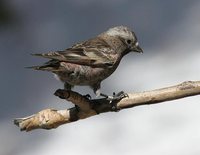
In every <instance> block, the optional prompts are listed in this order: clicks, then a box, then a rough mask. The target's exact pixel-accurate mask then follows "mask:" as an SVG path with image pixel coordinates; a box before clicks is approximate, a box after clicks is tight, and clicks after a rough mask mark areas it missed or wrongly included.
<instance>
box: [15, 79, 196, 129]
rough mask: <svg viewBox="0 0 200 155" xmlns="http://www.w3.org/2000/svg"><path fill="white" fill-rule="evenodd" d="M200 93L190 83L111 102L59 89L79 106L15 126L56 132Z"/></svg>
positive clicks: (36, 116) (30, 118) (42, 113)
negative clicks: (99, 116)
mask: <svg viewBox="0 0 200 155" xmlns="http://www.w3.org/2000/svg"><path fill="white" fill-rule="evenodd" d="M199 94H200V81H186V82H183V83H181V84H179V85H175V86H171V87H165V88H161V89H156V90H151V91H144V92H139V93H128V95H127V96H125V97H124V98H122V99H120V100H115V101H113V102H112V103H110V101H109V100H107V99H106V98H101V99H92V100H91V99H89V98H87V97H85V96H83V95H81V94H79V93H77V92H74V91H67V90H62V89H58V90H57V91H56V92H55V95H56V96H58V97H60V98H62V99H66V100H67V101H70V102H72V103H73V104H75V107H73V108H70V109H65V110H55V109H45V110H42V111H40V112H38V113H37V114H34V115H31V116H28V117H24V118H16V119H14V124H15V125H17V126H18V127H19V128H20V130H22V131H23V130H25V131H30V130H33V129H38V128H41V129H53V128H56V127H58V126H60V125H62V124H66V123H70V122H74V121H78V120H80V119H85V118H88V117H91V116H94V115H97V114H100V113H104V112H112V111H115V112H117V111H120V110H121V109H126V108H131V107H134V106H139V105H148V104H156V103H161V102H164V101H169V100H175V99H179V98H184V97H188V96H194V95H199Z"/></svg>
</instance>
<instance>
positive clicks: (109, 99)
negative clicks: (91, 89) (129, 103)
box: [101, 91, 128, 111]
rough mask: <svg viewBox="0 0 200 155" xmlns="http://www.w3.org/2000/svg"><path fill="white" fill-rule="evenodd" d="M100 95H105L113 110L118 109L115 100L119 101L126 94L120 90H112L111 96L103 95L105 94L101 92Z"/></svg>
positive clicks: (126, 95)
mask: <svg viewBox="0 0 200 155" xmlns="http://www.w3.org/2000/svg"><path fill="white" fill-rule="evenodd" d="M101 96H104V97H106V99H107V100H108V101H109V102H110V104H111V106H112V107H111V109H112V110H113V111H119V110H120V109H119V108H118V107H117V105H116V103H117V101H119V100H121V99H123V98H125V97H128V94H127V93H124V92H123V91H120V92H119V93H117V94H116V93H115V92H113V96H108V95H105V94H101Z"/></svg>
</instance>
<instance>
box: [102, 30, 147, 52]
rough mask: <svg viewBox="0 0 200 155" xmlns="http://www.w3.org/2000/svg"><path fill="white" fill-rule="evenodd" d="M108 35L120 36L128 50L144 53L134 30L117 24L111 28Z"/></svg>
mask: <svg viewBox="0 0 200 155" xmlns="http://www.w3.org/2000/svg"><path fill="white" fill-rule="evenodd" d="M106 34H107V35H109V36H113V37H115V36H116V37H118V38H119V39H120V40H121V41H122V42H123V43H124V44H125V45H126V46H127V50H128V51H133V52H138V53H143V50H142V48H141V47H140V46H139V43H138V40H137V37H136V35H135V33H134V32H133V31H131V30H130V29H129V28H128V27H125V26H117V27H113V28H110V29H109V30H108V31H107V32H106Z"/></svg>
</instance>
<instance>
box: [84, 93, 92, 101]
mask: <svg viewBox="0 0 200 155" xmlns="http://www.w3.org/2000/svg"><path fill="white" fill-rule="evenodd" d="M83 97H85V98H86V99H88V100H91V98H92V97H91V96H90V94H86V95H83Z"/></svg>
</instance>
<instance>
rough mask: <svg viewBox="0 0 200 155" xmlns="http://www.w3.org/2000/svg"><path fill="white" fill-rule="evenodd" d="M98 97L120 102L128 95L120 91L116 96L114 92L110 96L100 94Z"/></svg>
mask: <svg viewBox="0 0 200 155" xmlns="http://www.w3.org/2000/svg"><path fill="white" fill-rule="evenodd" d="M100 95H101V96H103V97H105V98H106V99H107V100H109V101H115V100H121V99H123V98H124V97H128V94H127V93H124V92H123V91H120V92H119V93H117V94H116V93H115V92H113V95H112V96H109V95H106V94H102V93H101V94H100Z"/></svg>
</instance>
